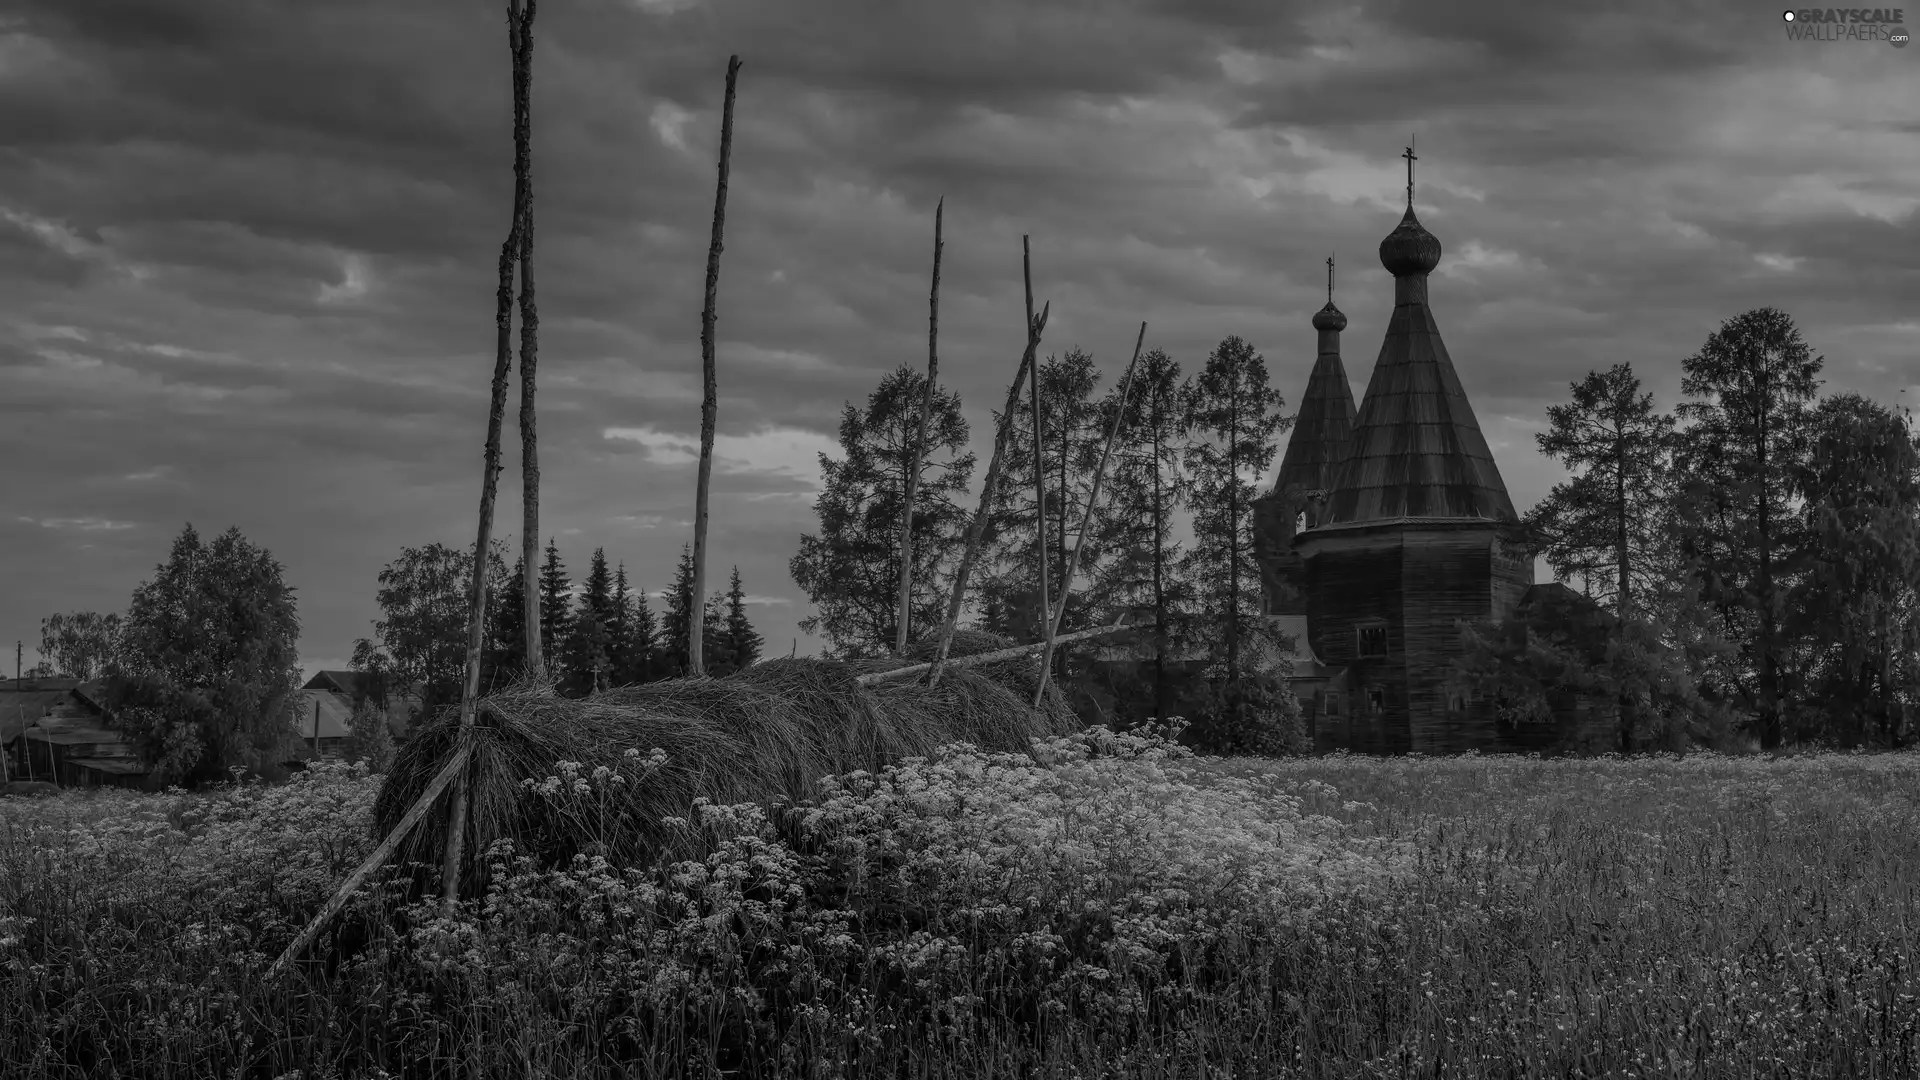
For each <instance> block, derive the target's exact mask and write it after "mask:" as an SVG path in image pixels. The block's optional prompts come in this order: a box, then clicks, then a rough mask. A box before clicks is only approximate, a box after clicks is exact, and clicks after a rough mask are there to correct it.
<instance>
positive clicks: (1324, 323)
mask: <svg viewBox="0 0 1920 1080" xmlns="http://www.w3.org/2000/svg"><path fill="white" fill-rule="evenodd" d="M1313 328H1314V329H1315V330H1332V331H1334V332H1336V333H1337V332H1339V331H1341V330H1345V329H1346V328H1347V317H1346V315H1345V314H1343V313H1342V312H1341V310H1340V309H1339V308H1337V307H1334V306H1333V301H1331V300H1329V301H1327V306H1326V307H1323V308H1321V309H1320V310H1319V311H1316V312H1314V313H1313Z"/></svg>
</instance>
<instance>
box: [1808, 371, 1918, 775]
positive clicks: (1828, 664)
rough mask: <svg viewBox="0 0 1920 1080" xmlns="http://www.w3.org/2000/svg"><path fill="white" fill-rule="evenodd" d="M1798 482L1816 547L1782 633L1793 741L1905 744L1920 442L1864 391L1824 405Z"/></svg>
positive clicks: (1913, 680) (1912, 709)
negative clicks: (1794, 704) (1790, 657)
mask: <svg viewBox="0 0 1920 1080" xmlns="http://www.w3.org/2000/svg"><path fill="white" fill-rule="evenodd" d="M1810 442H1811V453H1810V455H1809V459H1808V461H1807V462H1806V465H1805V467H1804V469H1803V471H1802V474H1801V477H1800V481H1799V487H1800V490H1801V493H1802V494H1803V495H1804V497H1805V499H1806V506H1805V509H1804V510H1803V517H1804V522H1805V526H1804V527H1805V528H1806V530H1807V532H1808V535H1809V538H1810V540H1811V541H1812V542H1811V543H1810V544H1809V545H1808V552H1809V555H1808V557H1807V559H1806V563H1805V570H1806V572H1805V576H1804V578H1803V579H1802V580H1801V581H1800V582H1798V583H1797V585H1796V586H1795V589H1794V593H1793V596H1792V598H1791V602H1790V603H1789V604H1788V605H1787V608H1786V614H1785V617H1784V620H1783V621H1784V626H1783V628H1782V629H1783V633H1784V636H1785V637H1786V638H1787V640H1788V641H1789V642H1790V643H1791V644H1792V645H1793V646H1794V652H1795V654H1796V661H1797V663H1796V664H1795V673H1796V675H1797V676H1798V677H1797V678H1796V679H1795V680H1794V682H1795V684H1796V685H1797V686H1798V687H1799V688H1800V694H1801V696H1802V697H1803V699H1804V700H1803V704H1804V705H1805V706H1806V707H1805V708H1803V709H1800V710H1798V711H1799V713H1800V716H1801V720H1800V723H1799V724H1798V725H1796V726H1797V727H1798V728H1799V729H1800V730H1798V731H1795V732H1793V734H1795V735H1798V736H1802V737H1822V736H1824V737H1826V738H1828V739H1831V740H1833V741H1835V742H1838V743H1840V744H1842V745H1846V746H1859V745H1862V744H1877V745H1880V746H1900V745H1902V744H1903V743H1905V742H1906V741H1907V740H1908V739H1909V738H1910V737H1911V732H1910V731H1908V730H1907V727H1908V723H1907V721H1908V718H1910V717H1912V716H1914V715H1916V710H1920V439H1916V438H1915V436H1914V433H1913V432H1912V431H1910V430H1908V427H1907V425H1906V423H1905V422H1904V421H1903V418H1902V417H1901V416H1900V415H1899V414H1898V413H1896V412H1894V411H1893V410H1892V409H1889V408H1887V407H1886V406H1884V405H1881V404H1879V403H1877V402H1873V401H1869V400H1867V399H1865V398H1863V397H1861V396H1860V395H1858V394H1840V395H1837V396H1834V397H1830V398H1827V399H1826V400H1824V401H1822V402H1821V403H1820V405H1819V407H1818V408H1817V409H1816V410H1815V411H1814V415H1813V437H1812V439H1811V440H1810Z"/></svg>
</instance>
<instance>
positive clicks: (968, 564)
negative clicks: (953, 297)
mask: <svg viewBox="0 0 1920 1080" xmlns="http://www.w3.org/2000/svg"><path fill="white" fill-rule="evenodd" d="M1025 255H1026V252H1025V245H1024V244H1023V245H1022V250H1021V256H1022V259H1023V260H1024V259H1025ZM1051 310H1053V304H1052V302H1051V301H1049V302H1048V303H1047V304H1046V305H1045V306H1044V307H1042V308H1041V309H1040V317H1039V318H1038V319H1035V320H1031V321H1029V322H1028V323H1027V348H1026V351H1025V352H1023V353H1021V354H1020V370H1019V371H1017V372H1015V373H1014V376H1013V386H1012V387H1010V388H1009V389H1008V390H1007V407H1006V410H1005V411H1004V412H1002V413H1001V414H1000V425H999V428H998V429H997V430H996V431H995V432H994V435H993V457H992V458H991V459H990V460H989V461H988V462H987V478H986V480H985V482H983V483H982V484H981V487H980V509H979V510H977V511H975V512H974V515H973V522H972V523H971V524H969V525H968V526H967V546H966V547H965V548H964V549H963V550H962V551H961V554H960V567H959V569H958V570H957V571H955V573H954V575H953V591H952V593H950V594H949V595H948V597H947V619H946V622H945V623H944V624H943V625H942V626H941V627H940V647H939V648H938V649H937V650H936V651H935V652H934V656H933V666H932V667H931V668H929V669H928V672H927V685H928V686H935V685H938V684H939V682H940V669H941V667H942V666H943V665H944V664H945V662H946V659H947V649H948V648H949V647H950V646H951V645H952V644H953V629H954V626H955V625H956V624H958V623H959V621H960V602H961V600H962V599H963V598H965V596H966V593H967V575H968V574H969V573H971V572H972V570H973V560H974V557H975V556H977V555H978V554H979V553H980V537H981V536H982V535H984V534H985V532H986V529H987V518H988V516H989V514H990V513H991V511H992V509H993V495H994V491H995V490H996V489H997V488H998V487H999V486H1000V469H1001V465H1002V462H1003V460H1004V456H1005V453H1006V449H1007V435H1008V434H1009V433H1010V432H1011V431H1012V430H1013V411H1014V410H1015V409H1017V408H1019V407H1020V386H1021V384H1022V383H1024V382H1026V381H1027V368H1028V366H1029V365H1031V364H1032V363H1033V354H1034V352H1035V351H1037V350H1038V349H1039V348H1040V334H1041V333H1042V332H1043V331H1044V330H1046V328H1047V313H1048V312H1049V311H1051Z"/></svg>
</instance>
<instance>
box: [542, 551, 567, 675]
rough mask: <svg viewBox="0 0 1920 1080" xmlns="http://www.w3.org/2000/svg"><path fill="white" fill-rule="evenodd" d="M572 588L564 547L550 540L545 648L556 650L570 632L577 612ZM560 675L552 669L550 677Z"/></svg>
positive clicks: (544, 592)
mask: <svg viewBox="0 0 1920 1080" xmlns="http://www.w3.org/2000/svg"><path fill="white" fill-rule="evenodd" d="M572 587H573V583H572V582H571V581H570V580H569V579H568V578H567V570H566V567H565V566H562V565H561V563H560V549H559V548H558V547H555V546H554V543H553V541H552V539H548V541H547V559H546V562H545V563H543V564H542V565H541V567H540V641H541V643H542V644H541V648H542V649H543V650H545V651H552V648H553V646H554V645H556V644H557V643H558V642H559V641H560V640H561V637H562V636H563V635H564V634H565V633H566V631H567V623H568V621H569V618H570V616H571V615H572V614H573V610H572V609H573V594H572ZM559 674H560V673H559V672H557V671H549V672H548V677H549V678H555V679H556V681H557V678H558V676H559Z"/></svg>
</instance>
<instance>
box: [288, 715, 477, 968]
mask: <svg viewBox="0 0 1920 1080" xmlns="http://www.w3.org/2000/svg"><path fill="white" fill-rule="evenodd" d="M472 754H473V744H472V743H466V744H464V745H462V746H461V747H460V748H459V749H457V750H455V751H454V752H453V757H451V758H449V759H448V760H447V763H446V764H445V765H443V766H441V767H440V772H439V773H438V774H436V775H435V776H434V778H433V779H432V780H431V781H430V782H428V784H427V790H425V791H423V792H421V793H420V797H419V798H418V799H415V800H414V803H413V807H412V808H411V809H409V810H408V811H407V813H406V816H405V817H403V818H401V819H400V823H399V824H398V825H395V826H394V827H393V831H392V832H390V833H388V834H387V838H386V839H385V840H382V841H380V846H379V847H376V848H374V849H373V853H372V854H370V855H368V856H367V857H366V858H365V859H363V860H362V861H361V863H360V865H359V866H357V867H355V868H354V871H353V873H351V874H348V875H347V880H345V881H343V882H341V883H340V887H339V888H338V889H335V890H334V891H333V896H332V898H331V899H329V900H328V901H327V904H326V906H325V907H323V908H321V909H320V914H318V915H315V916H314V917H313V919H312V920H311V921H309V922H308V923H307V925H306V927H305V928H304V929H302V930H301V931H300V934H299V936H297V937H295V938H294V939H293V943H292V944H290V945H288V946H287V951H286V952H283V953H281V954H280V959H278V960H275V961H274V962H273V966H272V967H270V968H268V969H267V979H268V981H272V980H273V979H276V978H278V977H279V976H280V973H281V972H283V971H285V970H287V966H288V965H289V964H292V963H293V962H294V961H295V960H297V959H299V958H300V954H301V953H303V952H306V951H307V946H309V945H311V944H313V939H314V938H316V937H318V936H319V934H320V931H321V929H322V928H323V927H325V926H326V925H327V922H328V920H330V919H332V918H333V917H334V916H335V915H337V914H339V913H340V909H341V908H343V907H345V906H347V900H348V898H349V897H351V896H352V895H353V891H354V890H355V889H358V888H359V887H360V886H361V884H362V883H363V882H365V881H366V880H367V877H368V875H370V874H372V873H373V872H374V871H375V870H377V869H379V868H380V864H381V863H384V862H386V861H387V859H388V858H389V857H391V856H392V855H393V849H394V848H396V847H399V846H400V842H401V841H402V840H405V839H406V838H407V834H409V833H411V832H413V827H414V826H415V825H418V824H420V819H421V818H423V817H426V816H427V810H428V808H429V807H431V806H432V805H433V801H434V800H435V799H437V798H439V797H440V793H441V792H443V791H445V790H446V789H447V786H448V785H450V784H452V783H453V778H454V777H456V776H462V775H465V772H466V766H467V759H468V758H469V757H471V756H472Z"/></svg>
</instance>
